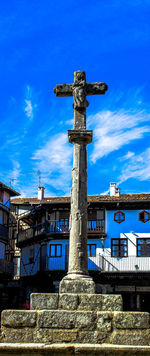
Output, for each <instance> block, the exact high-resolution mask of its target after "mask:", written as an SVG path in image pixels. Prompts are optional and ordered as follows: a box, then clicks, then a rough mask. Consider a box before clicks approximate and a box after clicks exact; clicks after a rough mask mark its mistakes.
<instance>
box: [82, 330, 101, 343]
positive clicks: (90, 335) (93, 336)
mask: <svg viewBox="0 0 150 356" xmlns="http://www.w3.org/2000/svg"><path fill="white" fill-rule="evenodd" d="M77 340H78V342H79V343H84V344H95V343H96V342H97V331H96V330H95V331H88V330H86V331H82V330H80V331H79V332H78V338H77Z"/></svg>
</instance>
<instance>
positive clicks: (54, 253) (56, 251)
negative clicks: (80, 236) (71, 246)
mask: <svg viewBox="0 0 150 356" xmlns="http://www.w3.org/2000/svg"><path fill="white" fill-rule="evenodd" d="M61 256H62V245H50V257H61Z"/></svg>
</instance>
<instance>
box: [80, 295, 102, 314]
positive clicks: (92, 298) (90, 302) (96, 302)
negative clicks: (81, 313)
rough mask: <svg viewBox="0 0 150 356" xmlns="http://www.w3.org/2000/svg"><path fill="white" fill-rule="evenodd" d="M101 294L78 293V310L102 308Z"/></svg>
mask: <svg viewBox="0 0 150 356" xmlns="http://www.w3.org/2000/svg"><path fill="white" fill-rule="evenodd" d="M102 298H103V295H98V294H89V295H88V294H81V295H79V306H78V310H89V311H91V310H94V311H96V310H102Z"/></svg>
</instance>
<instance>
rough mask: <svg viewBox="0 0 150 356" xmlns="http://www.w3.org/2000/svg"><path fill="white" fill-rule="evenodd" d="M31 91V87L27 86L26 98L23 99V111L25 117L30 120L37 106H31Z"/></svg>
mask: <svg viewBox="0 0 150 356" xmlns="http://www.w3.org/2000/svg"><path fill="white" fill-rule="evenodd" d="M32 100H33V99H32V89H31V87H30V86H29V85H28V86H27V88H26V98H25V100H24V101H25V107H24V111H25V114H26V116H27V117H28V118H29V119H30V120H32V119H33V116H34V109H35V108H37V104H33V102H32Z"/></svg>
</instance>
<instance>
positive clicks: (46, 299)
mask: <svg viewBox="0 0 150 356" xmlns="http://www.w3.org/2000/svg"><path fill="white" fill-rule="evenodd" d="M58 297H59V296H58V294H51V293H33V294H31V296H30V304H31V309H38V310H41V309H49V310H51V309H52V310H54V309H57V308H58Z"/></svg>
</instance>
